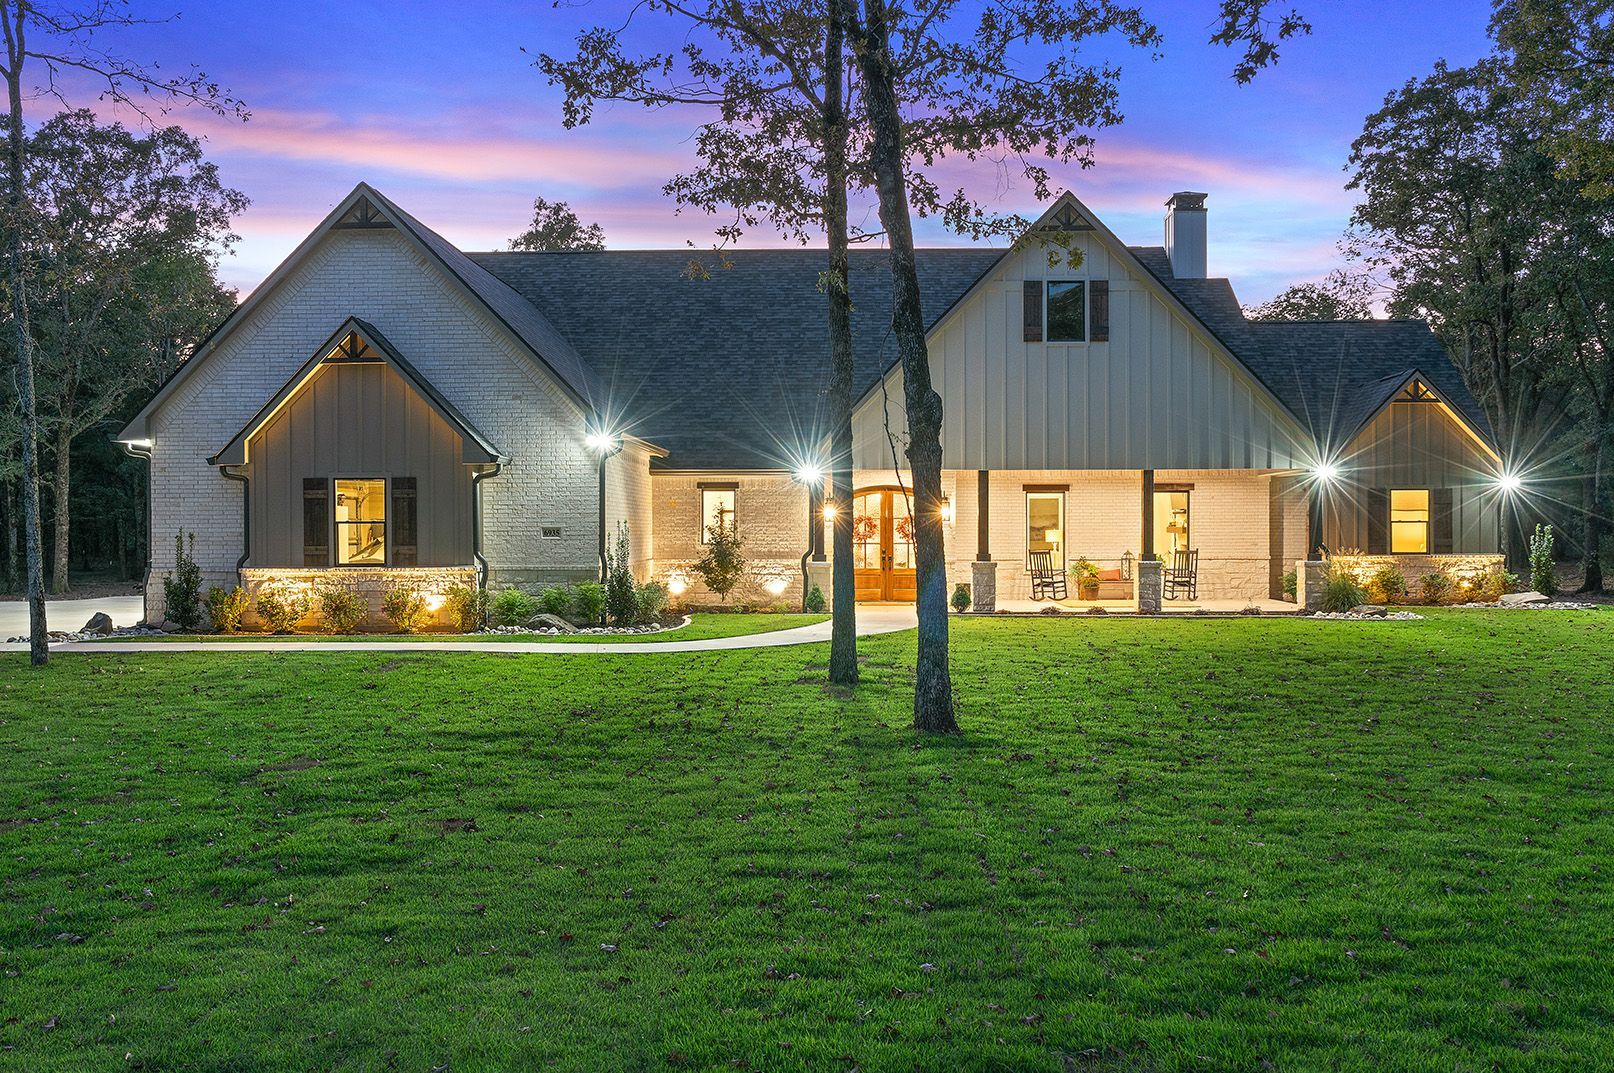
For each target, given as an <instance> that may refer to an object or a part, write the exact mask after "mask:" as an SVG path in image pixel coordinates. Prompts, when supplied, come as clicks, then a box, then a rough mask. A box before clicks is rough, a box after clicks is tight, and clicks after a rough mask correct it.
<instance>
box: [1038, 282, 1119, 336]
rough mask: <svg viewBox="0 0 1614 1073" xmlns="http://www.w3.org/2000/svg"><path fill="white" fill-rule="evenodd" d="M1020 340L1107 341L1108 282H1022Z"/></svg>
mask: <svg viewBox="0 0 1614 1073" xmlns="http://www.w3.org/2000/svg"><path fill="white" fill-rule="evenodd" d="M1020 293H1021V304H1020V319H1021V336H1020V337H1021V339H1022V340H1023V341H1025V342H1027V343H1041V342H1045V341H1046V342H1049V343H1089V342H1091V343H1107V342H1109V341H1110V281H1109V280H1107V279H1091V280H1086V281H1083V280H1040V279H1028V280H1024V281H1022V282H1021V292H1020Z"/></svg>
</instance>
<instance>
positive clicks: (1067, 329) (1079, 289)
mask: <svg viewBox="0 0 1614 1073" xmlns="http://www.w3.org/2000/svg"><path fill="white" fill-rule="evenodd" d="M1046 338H1047V340H1048V341H1049V342H1050V343H1084V342H1086V341H1087V285H1086V284H1085V283H1082V282H1079V281H1077V282H1065V283H1057V282H1050V283H1049V284H1048V334H1047V337H1046Z"/></svg>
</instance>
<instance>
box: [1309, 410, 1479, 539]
mask: <svg viewBox="0 0 1614 1073" xmlns="http://www.w3.org/2000/svg"><path fill="white" fill-rule="evenodd" d="M1342 459H1343V461H1342V462H1341V465H1342V466H1343V467H1344V469H1345V481H1346V482H1347V483H1346V484H1345V486H1344V488H1343V490H1342V494H1339V495H1334V496H1331V497H1330V500H1331V501H1330V504H1329V506H1330V509H1329V511H1328V519H1327V520H1326V521H1325V523H1324V534H1325V535H1324V539H1325V540H1326V541H1327V542H1328V545H1329V547H1331V548H1334V549H1335V550H1338V551H1351V550H1354V551H1363V552H1366V551H1370V550H1371V549H1370V548H1369V547H1368V544H1369V535H1368V509H1369V508H1368V504H1369V502H1370V500H1371V495H1370V493H1371V492H1372V490H1374V489H1383V490H1385V491H1388V490H1390V489H1396V488H1402V489H1409V488H1428V489H1435V488H1450V489H1451V490H1452V548H1451V551H1452V553H1453V554H1458V555H1476V554H1483V553H1486V552H1494V551H1495V550H1496V549H1497V547H1498V546H1499V542H1500V540H1501V535H1500V524H1501V516H1500V510H1499V505H1498V501H1497V495H1496V490H1495V489H1496V482H1495V478H1494V477H1493V476H1492V474H1494V473H1495V471H1496V462H1495V460H1494V459H1493V458H1492V457H1491V455H1490V454H1489V453H1488V452H1487V451H1486V450H1485V449H1484V448H1482V447H1480V445H1479V444H1478V443H1476V442H1475V440H1474V438H1473V437H1472V436H1470V435H1469V434H1468V432H1467V431H1466V430H1464V429H1463V427H1462V426H1461V425H1459V424H1458V422H1457V420H1456V419H1455V418H1454V417H1453V416H1452V415H1451V414H1450V413H1449V412H1448V411H1447V409H1446V407H1445V404H1444V403H1439V402H1433V401H1428V402H1412V401H1405V402H1392V403H1391V404H1390V405H1389V406H1388V407H1386V408H1385V409H1384V411H1383V412H1382V413H1380V414H1379V416H1377V417H1376V418H1374V419H1373V420H1372V421H1370V422H1369V423H1368V425H1367V427H1366V428H1364V429H1363V430H1362V431H1361V432H1360V433H1359V434H1358V435H1357V437H1356V439H1355V440H1354V441H1352V443H1351V445H1350V446H1349V447H1348V448H1347V449H1346V451H1345V453H1344V455H1343V456H1342ZM1431 508H1433V504H1431ZM1385 521H1386V524H1387V523H1388V518H1387V517H1386V519H1385Z"/></svg>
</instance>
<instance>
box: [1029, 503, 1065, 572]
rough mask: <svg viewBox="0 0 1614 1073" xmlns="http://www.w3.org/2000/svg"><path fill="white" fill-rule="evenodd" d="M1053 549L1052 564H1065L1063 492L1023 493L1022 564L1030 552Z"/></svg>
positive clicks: (1063, 565)
mask: <svg viewBox="0 0 1614 1073" xmlns="http://www.w3.org/2000/svg"><path fill="white" fill-rule="evenodd" d="M1034 551H1051V552H1053V553H1054V556H1053V560H1054V568H1055V569H1058V570H1063V569H1064V568H1065V493H1064V492H1027V493H1026V567H1027V568H1028V569H1029V568H1030V566H1031V552H1034Z"/></svg>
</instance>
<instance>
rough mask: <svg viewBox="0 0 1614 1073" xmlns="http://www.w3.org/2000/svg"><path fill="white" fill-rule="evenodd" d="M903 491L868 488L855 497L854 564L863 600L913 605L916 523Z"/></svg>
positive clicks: (853, 525) (853, 508)
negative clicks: (905, 602)
mask: <svg viewBox="0 0 1614 1073" xmlns="http://www.w3.org/2000/svg"><path fill="white" fill-rule="evenodd" d="M909 503H910V501H909V499H908V497H907V496H905V495H904V494H903V492H902V489H900V488H865V489H863V490H862V491H861V492H858V493H856V494H855V495H854V496H853V497H852V562H853V567H854V569H855V571H856V574H857V598H858V599H859V600H904V601H910V602H911V601H912V600H913V599H914V598H915V596H916V595H917V593H918V585H917V582H916V581H915V577H914V546H913V538H914V531H913V528H914V520H913V510H912V509H911V508H910V506H909Z"/></svg>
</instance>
